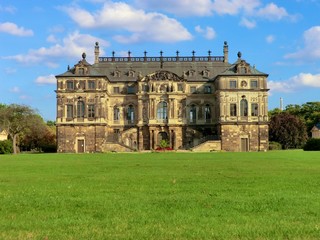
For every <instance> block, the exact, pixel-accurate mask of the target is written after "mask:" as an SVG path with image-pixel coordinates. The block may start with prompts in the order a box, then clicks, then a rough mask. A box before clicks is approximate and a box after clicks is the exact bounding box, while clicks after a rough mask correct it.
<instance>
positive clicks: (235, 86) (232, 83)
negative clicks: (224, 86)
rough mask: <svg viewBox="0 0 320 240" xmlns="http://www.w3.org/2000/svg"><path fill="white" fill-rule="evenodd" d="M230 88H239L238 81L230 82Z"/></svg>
mask: <svg viewBox="0 0 320 240" xmlns="http://www.w3.org/2000/svg"><path fill="white" fill-rule="evenodd" d="M229 87H230V88H237V81H236V80H230V82H229Z"/></svg>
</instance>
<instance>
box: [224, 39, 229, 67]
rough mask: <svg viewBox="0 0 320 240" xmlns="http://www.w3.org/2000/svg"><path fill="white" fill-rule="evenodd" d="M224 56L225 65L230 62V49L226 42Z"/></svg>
mask: <svg viewBox="0 0 320 240" xmlns="http://www.w3.org/2000/svg"><path fill="white" fill-rule="evenodd" d="M223 56H224V60H223V62H225V63H227V62H229V57H228V56H229V49H228V43H227V41H224V46H223Z"/></svg>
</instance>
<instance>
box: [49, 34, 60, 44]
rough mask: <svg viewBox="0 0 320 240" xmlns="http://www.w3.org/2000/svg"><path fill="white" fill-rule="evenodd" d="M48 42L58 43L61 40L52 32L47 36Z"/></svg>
mask: <svg viewBox="0 0 320 240" xmlns="http://www.w3.org/2000/svg"><path fill="white" fill-rule="evenodd" d="M47 42H51V43H57V42H59V40H58V39H57V38H56V37H55V36H54V35H53V34H50V35H49V36H48V37H47Z"/></svg>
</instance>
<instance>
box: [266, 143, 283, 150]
mask: <svg viewBox="0 0 320 240" xmlns="http://www.w3.org/2000/svg"><path fill="white" fill-rule="evenodd" d="M281 149H282V146H281V143H278V142H270V143H269V150H281Z"/></svg>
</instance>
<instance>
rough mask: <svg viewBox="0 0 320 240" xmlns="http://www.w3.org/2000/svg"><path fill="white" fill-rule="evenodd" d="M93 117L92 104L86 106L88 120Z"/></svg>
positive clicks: (93, 108)
mask: <svg viewBox="0 0 320 240" xmlns="http://www.w3.org/2000/svg"><path fill="white" fill-rule="evenodd" d="M94 117H95V106H94V104H89V105H88V118H94Z"/></svg>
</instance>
